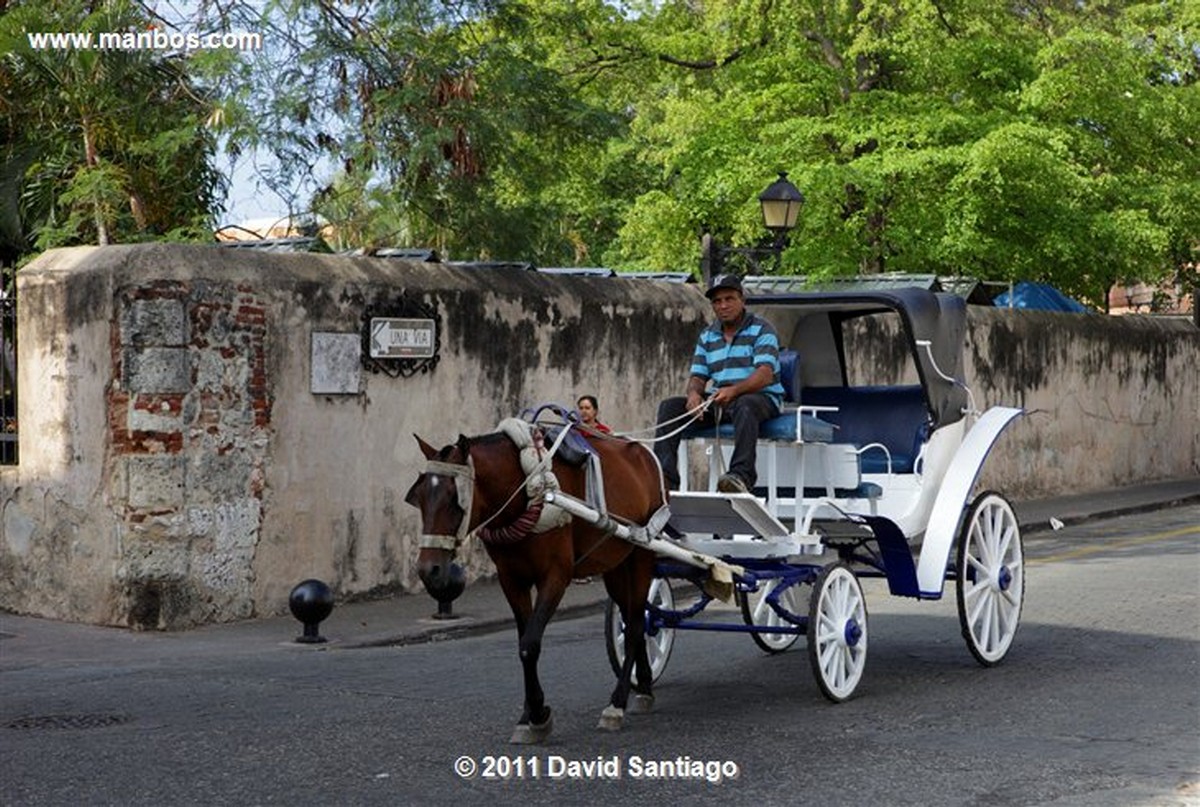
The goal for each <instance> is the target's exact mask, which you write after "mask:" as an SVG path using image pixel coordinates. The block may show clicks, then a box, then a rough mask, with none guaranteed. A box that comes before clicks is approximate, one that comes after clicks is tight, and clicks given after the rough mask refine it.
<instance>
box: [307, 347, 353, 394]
mask: <svg viewBox="0 0 1200 807" xmlns="http://www.w3.org/2000/svg"><path fill="white" fill-rule="evenodd" d="M361 386H362V336H361V335H359V334H357V333H322V332H318V331H314V332H313V335H312V392H313V394H314V395H357V394H358V393H359V390H360V388H361Z"/></svg>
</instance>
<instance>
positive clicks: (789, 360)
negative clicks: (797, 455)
mask: <svg viewBox="0 0 1200 807" xmlns="http://www.w3.org/2000/svg"><path fill="white" fill-rule="evenodd" d="M779 380H780V383H782V384H783V411H782V412H781V413H780V414H779V415H777V416H775V417H773V418H770V419H769V420H764V421H763V422H762V425H761V426H760V427H759V431H758V436H759V439H760V440H782V441H786V442H792V443H794V442H796V405H797V403H798V402H799V400H800V398H799V394H800V355H799V354H798V353H797V352H796V351H794V350H788V349H784V350H781V351H779ZM806 403H808V402H807V401H806ZM800 433H801V436H802V437H803V439H804V441H805V442H806V443H828V442H831V441H832V440H833V426H832V425H830V424H829V423H828V422H826V421H824V420H821V419H820V418H817V417H813V416H812V415H801V416H800ZM718 434H719V435H720V436H721V439H724V440H732V439H733V424H732V423H722V424H721V425H720V426H718V427H715V428H714V427H712V426H705V427H699V428H691V429H687V430H686V431H684V433H683V437H684V439H696V438H705V437H707V438H710V439H711V438H713V437H716V436H717V435H718Z"/></svg>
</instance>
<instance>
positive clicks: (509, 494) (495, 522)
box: [405, 432, 664, 743]
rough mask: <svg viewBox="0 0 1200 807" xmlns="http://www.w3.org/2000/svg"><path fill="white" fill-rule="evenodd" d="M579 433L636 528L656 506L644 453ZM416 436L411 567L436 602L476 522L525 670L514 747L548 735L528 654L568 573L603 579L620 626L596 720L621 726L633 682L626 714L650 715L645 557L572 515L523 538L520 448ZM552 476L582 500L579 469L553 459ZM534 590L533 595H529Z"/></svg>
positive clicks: (615, 502)
mask: <svg viewBox="0 0 1200 807" xmlns="http://www.w3.org/2000/svg"><path fill="white" fill-rule="evenodd" d="M583 433H586V432H583ZM414 436H415V435H414ZM587 437H588V440H589V442H590V444H591V446H592V448H593V450H594V451H595V452H596V453H597V454H598V456H599V457H600V461H601V465H602V468H603V472H604V485H605V498H606V500H607V503H608V513H609V515H611V516H613V517H615V518H619V519H624V520H625V521H627V522H629V523H636V524H639V525H644V524H646V523H647V522H648V521H649V519H650V517H651V515H653V514H654V513H655V512H656V511H657V510H658V509H659V507H661V506H662V504H663V496H664V494H663V487H662V481H661V474H660V471H659V468H658V463H657V462H656V461H655V459H654V457H653V455H652V454H651V453H650V452H649V451H647V450H646V449H645V448H643V447H642V446H640V445H638V444H637V443H631V442H628V441H626V440H621V439H614V438H611V437H604V436H601V435H596V434H587ZM417 443H418V444H419V445H420V446H421V451H422V453H424V455H425V459H426V460H427V464H426V469H425V471H424V472H423V473H422V474H421V475H420V476H419V477H418V478H417V481H416V483H415V484H414V485H413V486H412V489H410V490H409V492H408V495H407V497H406V499H405V500H406V501H407V502H408V503H409V504H411V505H413V506H414V507H416V508H417V509H419V510H420V511H421V522H422V530H421V532H422V539H421V552H420V556H419V558H418V573H419V574H420V577H421V581H422V582H423V583H424V584H425V588H426V590H427V591H429V593H430V594H431V595H433V596H434V597H437V594H438V592H440V591H442V590H443V588H444V587H445V586H447V585H450V584H451V582H450V581H451V562H452V560H453V557H454V550H455V549H456V548H457V545H458V544H459V543H460V542H461V540H462V539H463V537H465V536H466V535H468V534H471V533H473V532H474V531H475V530H476V529H479V535H480V537H481V539H482V540H483V541H484V546H485V548H486V549H487V553H488V555H489V556H490V557H491V559H492V562H493V563H494V564H495V566H496V574H497V577H498V578H499V581H500V587H501V590H503V592H504V596H505V597H506V598H507V599H508V604H509V606H510V607H511V608H512V612H513V616H514V617H516V623H517V637H518V647H519V651H520V658H521V666H522V668H523V670H524V674H525V708H524V711H523V712H522V713H521V719H520V720H519V721H518V723H517V727H516V730H515V731H514V733H513V736H512V742H514V743H534V742H541V741H542V740H544V739H545V738H546V737H547V736H549V734H550V730H551V727H552V724H551V717H550V708H549V707H548V706H547V705H546V699H545V695H544V693H543V692H542V687H541V684H540V682H539V681H538V674H537V663H538V656H539V654H540V652H541V646H542V634H543V633H544V631H545V630H546V625H547V624H548V623H549V622H550V619H551V617H552V616H553V615H554V611H555V609H556V608H557V607H558V604H559V602H560V600H561V599H562V596H563V592H564V591H565V590H566V588H567V586H568V585H569V584H570V582H571V580H572V579H573V578H576V577H585V576H589V575H599V574H602V575H603V576H604V585H605V587H606V589H607V590H608V594H609V596H610V597H612V599H613V601H614V602H615V603H616V604H617V605H618V607H619V608H620V609H621V615H622V617H623V618H624V620H625V625H626V630H625V663H624V668H623V669H622V671H621V675H620V676H619V677H618V679H617V685H616V688H615V689H614V690H613V692H612V697H611V700H610V705H609V706H608V707H606V708H605V710H604V712H603V713H602V715H601V719H600V727H601V728H606V729H612V730H615V729H619V728H620V727H621V723H622V721H623V719H624V712H625V708H626V705H627V704H628V703H629V694H630V690H631V688H632V690H633V692H634V699H633V703H632V704H630V710H631V711H648V710H649V708H650V706H651V705H652V703H653V696H652V694H651V678H652V676H651V673H650V663H649V660H648V657H647V654H646V646H645V635H644V628H645V622H644V619H645V617H644V613H645V607H646V597H647V593H648V591H649V588H650V583H651V580H652V578H653V574H654V562H655V558H654V555H653V554H652V553H651V552H649V551H647V550H645V549H642V548H637V547H635V546H633V545H632V544H630V543H627V542H626V541H623V540H621V539H619V538H615V537H612V536H609V535H606V534H605V533H604V532H601V531H600V530H598V529H597V528H595V527H593V526H590V525H588V524H585V523H583V522H581V521H579V520H571V521H568V522H567V523H566V524H564V525H563V526H559V527H555V528H552V529H549V530H547V531H545V532H539V533H533V534H529V529H530V527H531V525H532V524H533V522H534V521H536V520H537V515H538V512H539V511H540V509H541V506H542V505H541V502H540V500H539V501H533V502H531V501H530V499H529V497H528V496H527V494H526V489H525V484H526V481H527V478H526V473H525V472H524V471H523V470H522V467H521V462H520V454H519V451H518V448H517V446H516V444H515V443H514V442H513V441H512V440H511V439H510V438H509V437H508V436H507V435H506V434H504V433H500V432H498V433H493V434H487V435H482V436H479V437H465V436H462V435H459V438H458V442H456V443H454V444H453V445H448V446H446V447H444V448H442V449H441V450H436V449H434V448H433V447H432V446H430V445H429V444H428V443H426V442H425V441H424V440H422V439H421V438H420V437H417ZM553 471H554V474H555V476H556V477H557V479H558V483H559V485H560V487H561V490H562V491H563V492H564V493H567V494H570V495H572V496H575V497H576V498H580V499H582V498H584V484H585V480H584V471H583V469H582V468H577V467H572V466H570V465H568V464H566V463H565V462H562V461H560V460H559V458H558V457H557V456H555V458H554V460H553ZM468 488H469V493H468ZM464 518H465V524H464ZM481 527H482V529H480V528H481ZM534 589H536V590H537V596H536V600H535V599H534V598H533V597H532V591H533V590H534ZM635 670H636V673H637V678H636V682H634V680H633V673H634V671H635Z"/></svg>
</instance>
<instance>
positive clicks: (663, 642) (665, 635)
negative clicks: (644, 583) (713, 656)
mask: <svg viewBox="0 0 1200 807" xmlns="http://www.w3.org/2000/svg"><path fill="white" fill-rule="evenodd" d="M646 600H647V602H649V603H650V604H651V605H654V606H656V607H658V608H659V609H661V610H663V611H673V610H675V597H674V595H672V593H671V584H670V583H668V582H667V581H666V579H665V578H662V577H656V578H654V580H653V581H651V583H650V593H649V594H647V595H646ZM604 624H605V631H604V638H605V645H606V646H607V647H608V663H609V664H611V665H612V668H613V672H614V673H616V674H617V675H618V676H620V675H621V668H622V667H624V666H625V620H623V619H621V609H620V608H618V607H617V604H616V603H615V602H613V601H612V600H611V599H610V600H609V601H608V603H607V604H606V605H605V606H604ZM674 645H675V629H674V628H664V627H660V628H659V629H658V631H657V632H656V633H655V634H654V635H653V636H649V635H647V636H646V655H647V657H648V658H649V660H650V676H651V678H650V680H651V682H655V681H657V680H658V677H659V676H660V675H662V673H663V670H664V669H666V666H667V661H668V659H670V658H671V648H672V647H674ZM635 675H636V673H635Z"/></svg>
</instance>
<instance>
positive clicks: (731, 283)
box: [704, 275, 742, 300]
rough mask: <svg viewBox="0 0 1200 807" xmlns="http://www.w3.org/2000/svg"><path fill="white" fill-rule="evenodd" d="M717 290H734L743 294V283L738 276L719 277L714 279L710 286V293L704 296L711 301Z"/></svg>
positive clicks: (707, 292) (705, 293)
mask: <svg viewBox="0 0 1200 807" xmlns="http://www.w3.org/2000/svg"><path fill="white" fill-rule="evenodd" d="M717 289H733V290H734V291H736V292H737V293H738V294H741V293H742V281H741V279H740V278H739V277H738V276H737V275H717V276H716V277H714V278H713V279H712V283H709V284H708V291H706V292H704V296H705V297H707V298H708V299H710V300H711V299H712V298H713V294H714V293H716V291H717Z"/></svg>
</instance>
